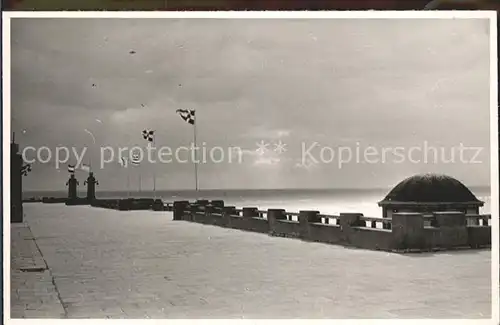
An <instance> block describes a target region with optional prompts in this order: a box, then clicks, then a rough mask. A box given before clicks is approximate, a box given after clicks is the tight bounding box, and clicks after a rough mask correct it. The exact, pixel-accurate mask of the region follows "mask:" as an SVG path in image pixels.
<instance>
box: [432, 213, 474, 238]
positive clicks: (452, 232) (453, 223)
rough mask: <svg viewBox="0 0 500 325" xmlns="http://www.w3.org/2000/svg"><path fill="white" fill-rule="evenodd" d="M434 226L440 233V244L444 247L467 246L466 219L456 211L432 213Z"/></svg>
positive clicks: (463, 214)
mask: <svg viewBox="0 0 500 325" xmlns="http://www.w3.org/2000/svg"><path fill="white" fill-rule="evenodd" d="M434 217H435V218H436V224H437V225H436V226H437V227H438V228H439V231H440V232H441V242H440V244H441V245H443V246H445V247H453V246H461V245H467V243H468V242H469V232H468V230H467V217H466V215H465V213H463V212H458V211H450V212H434Z"/></svg>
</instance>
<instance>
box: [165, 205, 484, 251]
mask: <svg viewBox="0 0 500 325" xmlns="http://www.w3.org/2000/svg"><path fill="white" fill-rule="evenodd" d="M172 209H173V211H174V220H185V221H191V222H197V223H202V224H206V225H215V226H220V227H226V228H233V229H240V230H246V231H254V232H259V233H268V234H269V235H272V236H281V237H291V238H300V239H302V240H306V241H314V242H322V243H329V244H339V245H344V246H352V247H358V248H365V249H374V250H384V251H429V250H440V249H454V248H470V247H473V248H478V247H489V246H490V245H491V227H490V226H484V225H474V226H468V225H467V221H466V220H467V218H470V216H467V217H466V216H465V214H464V213H460V212H436V213H434V214H433V215H432V216H424V215H422V214H420V213H412V212H398V213H394V214H393V215H392V220H390V221H388V222H389V223H390V225H389V226H388V227H385V228H390V229H382V228H374V227H376V223H377V222H378V221H374V220H373V218H365V217H364V216H363V215H362V214H360V213H341V214H340V215H339V216H328V217H329V218H330V224H326V223H324V221H323V220H324V219H325V218H324V216H323V215H320V213H319V212H318V211H300V213H299V214H298V221H295V220H289V219H290V218H287V217H288V216H289V215H292V214H291V213H288V212H286V211H285V210H283V209H269V210H267V211H258V210H257V208H243V209H235V207H220V206H219V207H214V206H213V205H211V204H209V203H206V202H204V204H203V205H200V204H193V203H189V202H186V201H178V202H174V204H173V208H172ZM263 215H265V217H263ZM293 215H297V214H293ZM473 218H474V217H473ZM477 218H488V216H477ZM331 219H337V222H335V223H333V222H331ZM430 219H433V220H432V224H433V226H428V224H430V223H431V222H430V221H429V220H430ZM367 222H368V223H367ZM366 224H369V225H370V226H366Z"/></svg>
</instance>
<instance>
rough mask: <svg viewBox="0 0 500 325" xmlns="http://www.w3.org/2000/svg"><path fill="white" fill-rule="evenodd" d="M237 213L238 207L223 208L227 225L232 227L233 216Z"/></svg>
mask: <svg viewBox="0 0 500 325" xmlns="http://www.w3.org/2000/svg"><path fill="white" fill-rule="evenodd" d="M234 214H236V207H234V206H231V207H223V208H222V218H224V223H225V224H226V227H228V228H230V227H231V216H232V215H234Z"/></svg>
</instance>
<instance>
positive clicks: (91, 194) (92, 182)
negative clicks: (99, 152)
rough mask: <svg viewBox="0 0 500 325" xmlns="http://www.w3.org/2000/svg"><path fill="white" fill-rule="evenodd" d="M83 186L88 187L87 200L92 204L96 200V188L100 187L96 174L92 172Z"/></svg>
mask: <svg viewBox="0 0 500 325" xmlns="http://www.w3.org/2000/svg"><path fill="white" fill-rule="evenodd" d="M83 185H87V200H88V201H89V202H90V201H92V200H94V199H95V186H96V185H99V182H98V181H97V180H96V179H95V177H94V173H93V172H90V173H89V177H88V178H87V180H86V181H85V182H84V183H83Z"/></svg>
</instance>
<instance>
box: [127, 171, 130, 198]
mask: <svg viewBox="0 0 500 325" xmlns="http://www.w3.org/2000/svg"><path fill="white" fill-rule="evenodd" d="M129 197H130V174H129V172H128V171H127V199H128V198H129Z"/></svg>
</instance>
